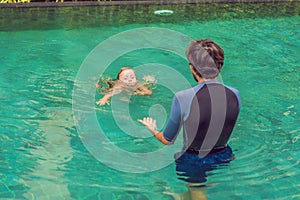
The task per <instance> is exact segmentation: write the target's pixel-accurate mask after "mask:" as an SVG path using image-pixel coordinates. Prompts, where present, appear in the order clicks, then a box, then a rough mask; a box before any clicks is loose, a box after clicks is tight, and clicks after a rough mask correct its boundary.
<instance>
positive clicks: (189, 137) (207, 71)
mask: <svg viewBox="0 0 300 200" xmlns="http://www.w3.org/2000/svg"><path fill="white" fill-rule="evenodd" d="M186 57H187V59H188V61H189V67H190V71H191V73H192V75H193V77H194V79H195V80H196V81H197V83H198V84H197V86H195V87H193V88H190V89H187V90H183V91H180V92H177V93H176V94H175V96H174V98H173V102H172V107H171V113H170V118H169V120H168V123H167V126H166V128H165V130H164V131H163V132H159V131H157V130H156V121H155V120H154V119H152V118H149V117H147V118H144V119H143V120H139V121H140V122H141V123H142V124H143V125H145V126H146V128H148V129H149V130H150V132H151V133H152V134H153V135H154V136H155V137H156V138H157V139H158V140H159V141H161V142H162V143H163V144H165V145H170V144H172V143H174V141H175V139H176V137H177V135H178V133H179V131H180V129H181V128H182V127H183V137H184V146H183V149H182V151H181V152H180V153H178V154H176V155H175V158H176V162H177V170H179V171H184V169H186V167H190V166H191V165H186V164H187V163H191V161H193V162H192V163H191V164H195V162H196V163H198V164H197V165H198V166H199V163H200V165H202V167H203V164H205V165H206V164H217V163H224V162H229V161H231V160H233V159H234V158H233V154H232V150H231V148H230V147H229V146H228V144H227V142H228V140H229V138H230V135H231V133H232V131H233V128H234V126H235V123H236V120H237V117H238V114H239V111H240V96H239V92H238V91H237V90H236V89H234V88H230V87H228V86H225V85H224V84H222V83H220V82H218V81H217V76H218V75H219V73H220V71H221V68H222V66H223V63H224V51H223V50H222V48H221V47H220V46H218V45H217V44H216V43H214V42H213V41H211V40H208V39H204V40H198V41H192V42H191V44H190V45H189V47H188V48H187V50H186ZM181 164H184V165H185V166H182V165H181ZM206 167H207V166H206ZM183 168H184V169H183ZM208 169H211V166H209V167H208ZM204 171H207V170H204ZM188 172H190V170H189V171H188ZM199 172H200V171H199V170H197V171H195V172H193V174H192V175H191V176H190V177H188V178H189V179H193V178H196V179H197V180H190V181H191V182H203V181H204V180H205V179H204V178H203V177H201V176H200V175H199ZM195 173H196V174H195ZM194 175H195V176H197V177H192V176H194Z"/></svg>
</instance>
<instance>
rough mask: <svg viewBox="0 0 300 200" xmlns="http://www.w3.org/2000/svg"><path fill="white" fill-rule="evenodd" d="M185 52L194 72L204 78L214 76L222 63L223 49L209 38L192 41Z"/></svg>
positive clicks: (212, 77)
mask: <svg viewBox="0 0 300 200" xmlns="http://www.w3.org/2000/svg"><path fill="white" fill-rule="evenodd" d="M185 54H186V57H187V59H188V61H189V62H190V65H191V66H192V68H193V70H194V71H195V73H196V74H197V75H198V76H199V77H201V78H205V79H214V78H216V77H217V76H218V75H219V73H220V71H221V68H222V66H223V63H224V51H223V49H222V48H221V47H220V46H219V45H217V44H216V43H214V42H213V41H212V40H209V39H204V40H197V41H192V42H191V44H190V45H189V47H188V48H187V50H186V52H185Z"/></svg>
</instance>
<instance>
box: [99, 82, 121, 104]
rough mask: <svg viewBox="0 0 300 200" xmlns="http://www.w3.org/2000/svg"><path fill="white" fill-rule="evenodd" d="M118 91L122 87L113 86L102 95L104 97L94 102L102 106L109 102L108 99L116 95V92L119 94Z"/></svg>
mask: <svg viewBox="0 0 300 200" xmlns="http://www.w3.org/2000/svg"><path fill="white" fill-rule="evenodd" d="M120 92H122V89H121V88H120V87H116V86H115V87H113V88H112V90H111V91H110V92H108V93H106V94H105V95H104V97H102V98H101V99H100V100H99V101H97V102H96V104H98V105H100V106H103V105H105V104H109V99H110V98H111V97H112V96H114V95H116V94H119V93H120Z"/></svg>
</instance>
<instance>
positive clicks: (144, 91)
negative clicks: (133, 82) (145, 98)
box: [135, 85, 152, 96]
mask: <svg viewBox="0 0 300 200" xmlns="http://www.w3.org/2000/svg"><path fill="white" fill-rule="evenodd" d="M135 94H139V95H149V96H150V95H151V94H152V90H150V89H148V88H147V87H145V86H144V85H141V86H140V87H139V88H138V89H137V90H136V91H135Z"/></svg>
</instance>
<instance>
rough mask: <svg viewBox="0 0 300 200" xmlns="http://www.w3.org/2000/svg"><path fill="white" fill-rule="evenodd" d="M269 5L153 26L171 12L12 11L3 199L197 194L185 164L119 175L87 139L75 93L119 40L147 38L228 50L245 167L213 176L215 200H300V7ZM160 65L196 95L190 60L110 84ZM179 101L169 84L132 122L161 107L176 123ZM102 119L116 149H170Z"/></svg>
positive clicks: (142, 53)
mask: <svg viewBox="0 0 300 200" xmlns="http://www.w3.org/2000/svg"><path fill="white" fill-rule="evenodd" d="M269 5H270V4H267V5H265V6H266V7H265V8H266V9H265V11H261V9H262V8H261V5H257V4H249V5H248V4H242V5H227V4H222V5H219V6H217V5H211V6H208V5H206V6H205V9H204V6H202V5H199V6H196V5H191V6H182V8H181V7H180V6H173V7H172V6H171V7H170V8H171V9H173V10H174V11H175V12H174V14H173V16H161V17H160V16H154V15H153V14H152V13H153V11H154V10H156V9H157V8H160V7H159V6H153V7H151V6H148V7H139V6H125V7H124V8H123V7H105V8H93V7H84V8H80V9H79V8H74V9H70V8H61V9H47V10H43V9H29V10H22V9H18V10H13V9H12V10H11V9H9V10H3V9H2V10H1V11H0V12H1V14H2V16H9V17H7V18H5V19H1V20H0V21H1V32H0V61H1V68H0V74H1V76H0V87H1V90H0V108H1V111H0V115H1V118H0V131H1V132H0V152H1V153H0V199H173V198H172V196H171V195H169V194H168V193H174V194H175V193H176V194H182V195H183V194H184V193H185V192H187V191H188V188H187V187H186V183H185V182H183V181H181V180H178V177H177V175H176V170H175V164H174V163H171V164H170V165H168V166H166V167H164V168H162V169H160V170H157V171H153V172H147V173H140V174H133V173H127V172H122V171H118V170H115V169H113V168H110V167H108V166H107V165H105V164H103V163H101V162H99V161H98V160H97V159H95V158H94V157H93V156H92V155H91V154H90V153H89V151H88V150H87V149H86V147H85V146H84V145H83V143H82V141H81V139H80V137H79V135H78V133H77V131H76V126H75V122H74V119H73V112H72V91H73V87H74V82H75V79H76V76H77V72H78V70H79V69H80V66H81V64H82V62H83V61H84V59H85V58H86V57H87V56H88V55H89V53H90V52H91V51H92V50H93V49H94V48H95V47H96V46H97V45H98V44H99V43H100V42H102V41H104V40H106V39H107V38H109V37H110V36H112V35H115V34H117V33H120V32H123V31H126V30H131V29H133V28H143V27H160V28H168V29H171V30H175V31H178V32H181V33H183V34H185V35H187V36H189V37H191V38H211V39H213V40H215V41H216V42H217V43H219V44H220V45H221V46H222V47H223V49H224V50H225V57H226V58H225V65H224V68H223V70H222V74H221V75H222V80H223V82H224V83H225V84H227V85H230V86H232V87H235V88H237V89H238V90H239V91H240V93H241V97H242V110H241V114H240V116H239V119H238V122H237V126H236V128H235V130H234V132H233V135H232V137H231V140H230V145H231V146H232V148H233V150H234V153H235V157H236V159H235V160H234V161H233V162H231V163H230V164H229V165H227V166H221V167H219V168H218V169H216V170H214V171H212V172H210V173H209V176H208V178H207V179H208V180H207V184H208V185H209V186H208V187H207V189H206V191H205V193H206V196H207V197H208V198H209V199H228V200H231V199H247V200H248V199H253V200H257V199H299V198H300V190H299V188H300V187H299V179H300V170H299V160H300V151H299V146H300V145H299V137H300V135H299V133H300V128H299V124H300V119H299V106H300V104H299V102H300V101H299V100H300V98H299V96H300V95H299V81H300V73H299V69H298V67H299V65H300V61H299V53H300V48H299V47H300V44H299V43H300V42H299V41H300V33H299V32H300V31H299V30H300V26H299V25H300V24H299V21H300V17H299V3H294V4H291V5H290V4H276V5H272V4H271V6H269ZM161 8H169V7H168V6H164V7H161ZM117 9H120V10H119V12H115V11H116V10H117ZM143 9H144V10H143ZM133 10H134V12H132V11H133ZM187 10H191V11H197V12H199V10H200V11H202V13H201V14H199V15H197V14H195V12H191V13H193V15H195V16H194V17H193V16H190V13H188V12H184V11H187ZM46 11H47V12H46ZM264 12H265V14H264ZM108 13H109V14H108ZM112 13H113V14H112ZM199 13H200V12H199ZM105 14H106V15H105ZM13 16H14V17H13ZM139 16H144V17H143V19H141V18H140V19H137V17H139ZM178 16H180V17H186V18H179V17H178ZM208 16H209V17H208ZM13 18H16V19H13ZM8 19H10V20H8ZM12 19H13V20H12ZM149 19H151V20H149ZM154 37H155V38H156V39H157V40H159V39H160V36H154ZM145 58H146V59H145ZM155 62H156V63H161V64H164V65H167V66H172V68H174V69H175V70H176V71H178V72H180V73H181V74H182V75H183V76H184V77H185V78H186V79H187V80H190V83H191V84H194V83H193V80H192V77H191V76H190V73H189V70H188V68H187V66H186V65H187V63H186V61H185V60H184V59H182V58H181V57H179V56H178V55H173V54H172V53H170V52H163V51H160V50H155V49H154V50H153V49H152V50H151V49H150V50H149V49H141V50H137V51H134V52H130V53H128V54H126V55H123V56H121V57H120V58H118V59H117V60H116V61H115V62H114V63H112V65H111V66H110V67H109V68H108V70H107V71H106V74H107V75H110V76H114V75H115V74H116V72H117V71H118V69H119V66H120V65H125V64H126V65H132V66H139V65H142V64H145V63H155ZM157 76H159V74H158V75H157ZM161 76H163V77H167V76H166V75H165V74H162V75H161ZM139 78H141V77H139ZM170 81H172V80H170ZM178 84H180V83H178ZM172 94H173V93H172V92H171V91H170V90H169V89H168V88H166V87H163V86H160V85H159V84H158V87H157V88H156V89H155V90H154V93H153V95H152V96H151V97H137V96H135V97H132V99H131V102H130V104H129V107H130V116H131V118H132V119H133V120H135V119H138V118H141V117H143V116H145V115H147V114H148V113H150V114H153V115H155V112H154V111H155V110H154V111H153V110H151V109H152V108H153V105H157V104H159V105H160V106H161V107H163V108H164V109H165V110H166V112H168V109H169V108H170V103H171V100H172ZM99 97H101V96H100V95H99V94H96V98H99ZM95 108H96V113H97V117H98V119H99V123H100V124H101V125H102V128H103V130H104V131H105V133H106V134H107V137H108V138H109V139H110V140H112V142H113V143H114V144H115V145H117V146H119V147H121V148H123V149H125V150H128V151H132V152H148V151H155V150H156V149H160V148H162V145H161V144H159V142H158V141H156V140H155V139H153V138H151V137H148V138H132V137H131V136H129V135H127V134H125V132H124V131H123V130H121V129H120V128H119V126H118V125H117V124H116V123H115V121H114V118H113V115H112V111H111V108H110V107H109V106H106V107H103V108H99V107H97V106H95ZM159 108H160V107H159ZM149 110H150V111H149ZM121 115H122V113H121ZM102 120H103V121H102ZM124 121H125V122H126V118H124ZM163 123H164V122H163V121H160V122H158V125H159V126H161V127H162V126H163V125H164V124H163ZM112 156H114V155H113V154H112ZM157 160H159V158H157ZM155 164H156V162H155V161H153V165H155Z"/></svg>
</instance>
